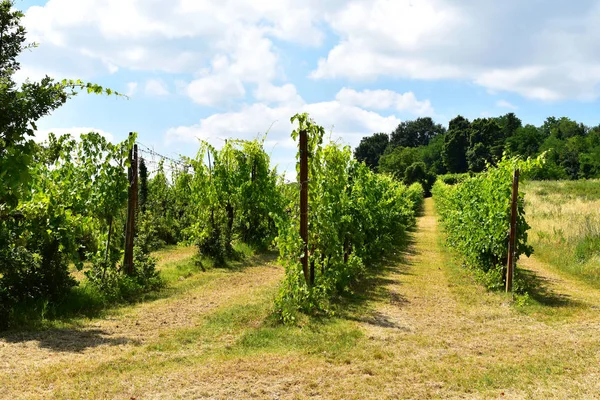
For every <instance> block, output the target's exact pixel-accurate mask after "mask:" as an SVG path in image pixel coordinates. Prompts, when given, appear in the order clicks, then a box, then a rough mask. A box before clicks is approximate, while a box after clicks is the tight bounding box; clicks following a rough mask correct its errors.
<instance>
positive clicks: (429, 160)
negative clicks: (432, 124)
mask: <svg viewBox="0 0 600 400" xmlns="http://www.w3.org/2000/svg"><path fill="white" fill-rule="evenodd" d="M445 139H446V134H445V133H444V134H441V135H437V136H435V137H434V138H433V139H431V140H430V141H429V144H428V145H427V146H421V147H419V148H418V149H419V154H420V157H419V158H420V159H421V160H422V161H423V162H424V163H425V165H426V166H427V170H428V171H430V172H432V173H434V174H436V175H440V174H445V173H446V172H448V170H447V169H446V166H445V165H444V161H443V160H442V153H443V151H444V140H445Z"/></svg>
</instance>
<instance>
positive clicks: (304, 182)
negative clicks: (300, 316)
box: [300, 129, 314, 284]
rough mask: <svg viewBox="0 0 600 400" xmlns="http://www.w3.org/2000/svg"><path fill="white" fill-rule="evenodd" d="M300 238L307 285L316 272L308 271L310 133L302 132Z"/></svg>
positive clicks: (311, 281)
mask: <svg viewBox="0 0 600 400" xmlns="http://www.w3.org/2000/svg"><path fill="white" fill-rule="evenodd" d="M300 237H301V238H302V242H303V245H302V257H301V259H300V261H301V262H302V271H303V272H304V279H305V280H306V283H308V284H312V283H314V271H313V273H312V274H309V271H308V133H307V132H306V130H305V129H301V130H300Z"/></svg>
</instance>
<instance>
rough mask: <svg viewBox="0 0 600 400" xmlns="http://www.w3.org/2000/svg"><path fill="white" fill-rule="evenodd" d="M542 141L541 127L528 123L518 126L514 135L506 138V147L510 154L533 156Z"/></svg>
mask: <svg viewBox="0 0 600 400" xmlns="http://www.w3.org/2000/svg"><path fill="white" fill-rule="evenodd" d="M543 142H544V134H543V133H542V131H541V129H538V128H536V127H535V126H533V125H529V124H528V125H525V126H524V127H521V128H518V129H517V130H516V132H515V133H514V135H512V136H511V137H509V138H508V139H507V140H506V149H507V150H508V151H509V152H510V153H511V154H512V155H520V156H523V157H533V156H534V155H536V154H537V153H538V152H539V150H540V146H541V144H542V143H543Z"/></svg>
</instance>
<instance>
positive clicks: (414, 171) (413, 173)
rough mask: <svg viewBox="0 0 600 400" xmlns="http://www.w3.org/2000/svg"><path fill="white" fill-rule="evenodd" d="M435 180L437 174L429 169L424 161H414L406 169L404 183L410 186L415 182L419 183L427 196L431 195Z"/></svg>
mask: <svg viewBox="0 0 600 400" xmlns="http://www.w3.org/2000/svg"><path fill="white" fill-rule="evenodd" d="M434 182H435V174H433V173H431V172H429V171H427V166H426V165H425V163H424V162H416V163H413V164H411V165H410V166H409V167H408V168H406V171H404V184H405V185H407V186H410V185H412V184H413V183H419V184H420V185H421V187H422V188H423V189H424V191H425V192H424V193H425V195H427V196H430V195H431V187H432V186H433V183H434Z"/></svg>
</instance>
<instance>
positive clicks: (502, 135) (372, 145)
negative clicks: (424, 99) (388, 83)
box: [354, 113, 600, 191]
mask: <svg viewBox="0 0 600 400" xmlns="http://www.w3.org/2000/svg"><path fill="white" fill-rule="evenodd" d="M543 152H547V156H546V158H547V161H546V163H545V165H544V166H543V167H539V168H537V169H535V170H533V171H532V172H531V178H532V179H540V180H553V179H591V178H600V125H598V126H595V127H589V126H586V125H584V124H583V123H579V122H577V121H574V120H571V119H570V118H567V117H561V118H556V117H549V118H547V119H546V120H545V121H544V123H543V124H542V125H541V126H535V125H531V124H526V125H523V122H522V121H521V120H520V119H519V118H518V117H517V116H516V115H515V114H514V113H508V114H506V115H502V116H499V117H492V118H477V119H474V120H472V121H470V120H469V119H467V118H465V117H463V116H461V115H459V116H457V117H456V118H454V119H452V120H451V121H450V122H449V124H448V128H446V127H444V126H442V125H441V124H437V123H435V121H434V120H433V119H432V118H430V117H422V118H417V119H416V120H412V121H403V122H402V123H400V124H399V125H398V127H397V128H396V129H395V130H394V131H393V132H391V133H390V134H388V133H375V134H373V135H371V136H367V137H364V138H363V139H362V140H361V142H360V144H359V145H358V146H357V147H356V149H355V151H354V155H355V157H356V159H357V160H358V161H364V162H365V163H366V164H367V165H368V166H369V167H370V168H371V169H373V170H374V171H377V172H382V173H388V174H391V175H393V176H395V177H396V178H397V179H400V180H402V181H404V183H406V184H411V183H413V182H420V183H422V184H423V186H424V187H425V188H426V190H427V191H428V190H429V189H430V188H431V186H432V185H433V182H434V181H435V179H436V176H437V175H442V174H448V173H465V172H474V173H476V172H481V171H483V170H485V169H486V166H487V165H496V164H497V163H498V161H499V160H500V159H501V158H502V155H503V154H507V155H508V156H521V157H523V158H527V157H534V156H537V155H539V154H541V153H543Z"/></svg>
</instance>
